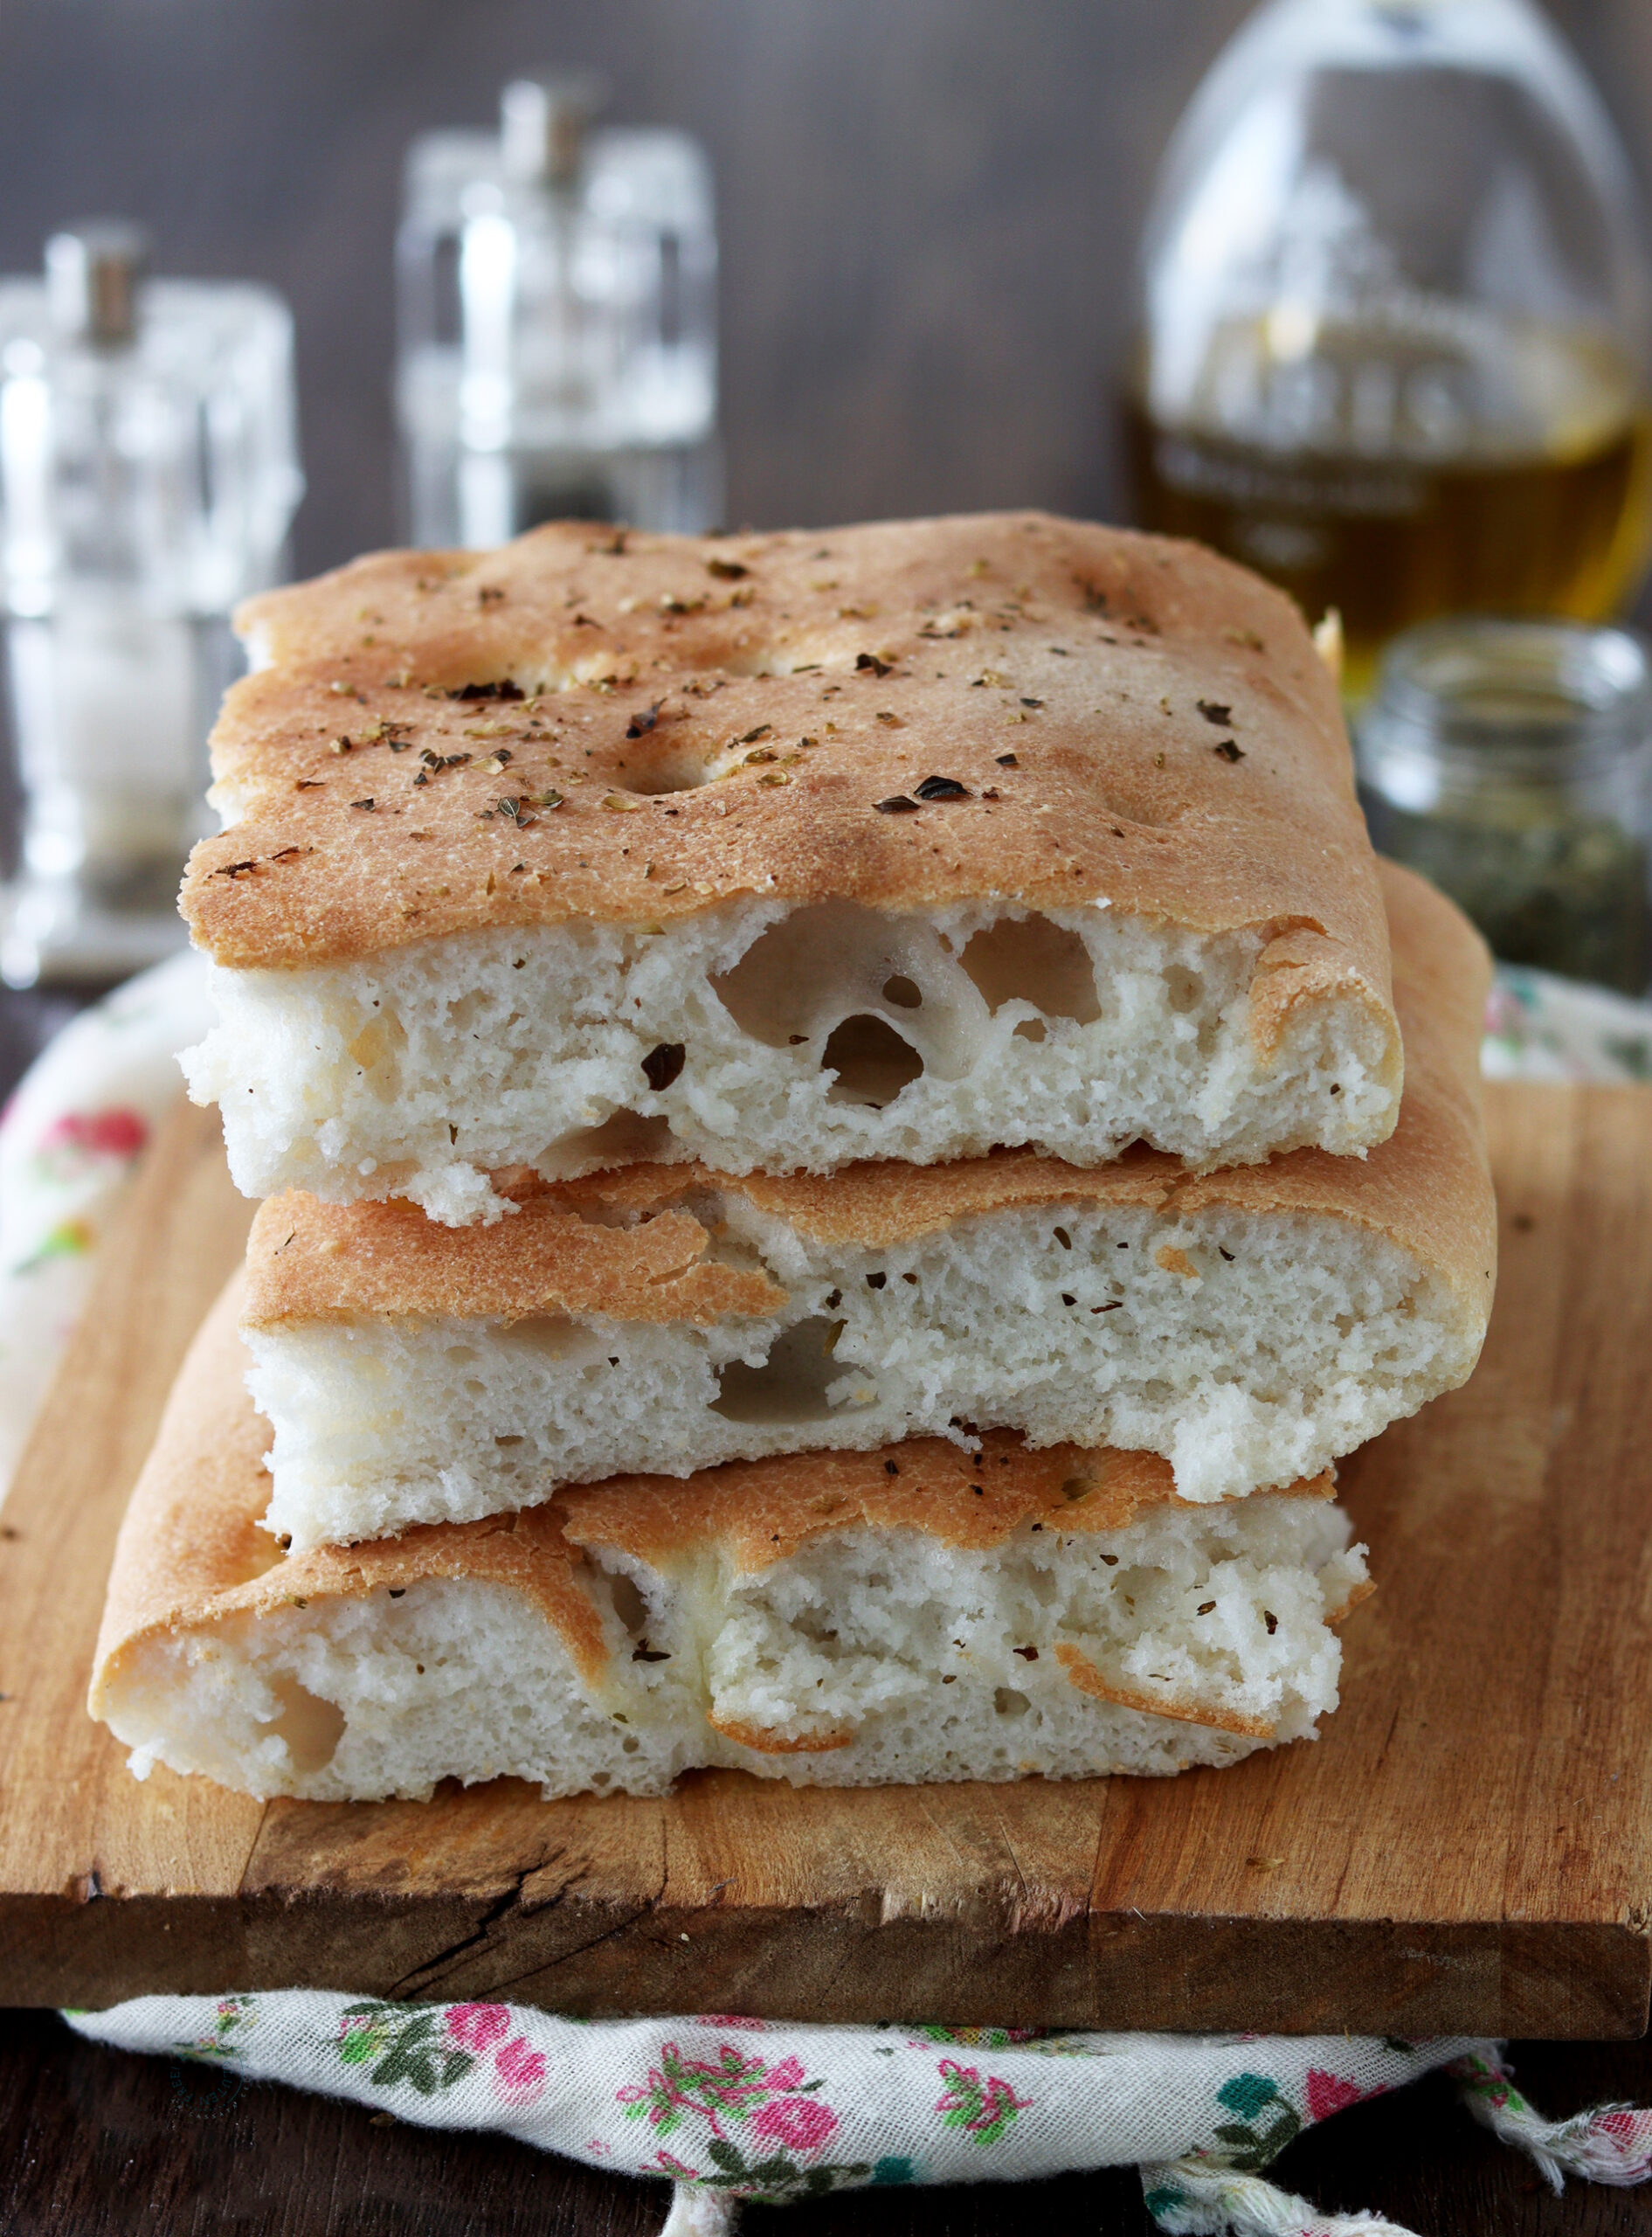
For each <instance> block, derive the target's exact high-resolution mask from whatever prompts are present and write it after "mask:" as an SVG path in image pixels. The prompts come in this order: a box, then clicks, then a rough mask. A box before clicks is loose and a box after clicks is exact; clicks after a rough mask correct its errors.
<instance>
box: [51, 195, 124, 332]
mask: <svg viewBox="0 0 1652 2237" xmlns="http://www.w3.org/2000/svg"><path fill="white" fill-rule="evenodd" d="M149 250H150V240H149V233H148V232H147V231H146V230H145V228H144V227H143V226H142V225H131V224H128V222H127V220H126V219H124V218H87V219H86V220H85V221H84V222H83V223H82V224H80V225H68V226H66V227H65V228H64V230H63V231H62V232H59V233H53V234H52V238H51V239H50V240H49V241H48V242H47V243H46V251H45V269H46V301H47V303H48V304H49V306H50V308H51V312H52V323H53V325H54V326H56V327H57V328H58V329H59V331H60V332H62V333H64V334H66V335H68V336H72V337H73V339H74V340H76V341H78V342H90V343H94V344H96V345H98V346H100V347H102V348H108V347H111V346H114V345H117V344H119V343H125V342H130V341H131V340H132V338H133V336H135V334H136V332H137V292H138V285H139V282H140V281H141V280H142V278H143V276H144V274H145V273H146V272H147V270H148V269H149Z"/></svg>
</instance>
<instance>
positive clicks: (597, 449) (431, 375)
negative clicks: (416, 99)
mask: <svg viewBox="0 0 1652 2237" xmlns="http://www.w3.org/2000/svg"><path fill="white" fill-rule="evenodd" d="M597 106H598V89H597V88H596V87H595V86H594V85H593V83H592V82H591V81H590V80H584V79H567V78H554V77H553V78H545V79H521V80H516V81H515V82H514V83H513V84H511V85H509V86H508V87H506V88H505V91H504V94H503V96H502V99H501V129H500V132H499V134H498V135H497V136H496V137H494V136H493V135H485V134H476V133H457V132H443V133H432V134H428V135H425V137H424V138H422V139H420V140H418V141H416V142H414V143H413V146H412V148H411V150H410V151H409V156H408V168H407V188H406V204H405V216H404V220H403V225H402V229H401V232H400V234H399V236H398V240H397V294H398V302H399V315H400V343H399V348H398V361H397V419H398V422H399V426H400V429H401V438H402V453H403V460H404V491H405V494H404V510H405V514H406V517H407V521H408V525H409V528H410V530H411V534H412V537H413V539H414V541H415V542H416V543H419V544H437V545H442V544H465V545H470V546H472V547H475V548H485V547H487V546H488V545H491V544H497V543H500V542H502V541H503V540H504V539H505V538H507V537H511V536H514V535H516V534H519V533H520V532H521V531H522V530H523V529H526V528H530V527H532V526H534V525H535V523H536V522H539V521H543V520H550V519H556V518H567V517H572V518H586V519H593V520H625V521H628V522H630V523H632V525H634V526H636V527H639V528H653V529H665V530H683V531H691V532H692V531H695V530H703V529H706V528H708V527H710V526H711V525H713V524H714V523H715V521H716V520H717V518H718V517H719V516H720V514H721V510H722V455H721V449H720V447H719V444H718V440H717V430H716V412H717V406H716V386H717V361H716V264H717V258H716V225H715V211H714V207H713V199H712V192H711V181H710V172H709V168H708V164H707V163H706V159H705V156H704V152H703V150H702V149H701V148H700V147H699V145H698V144H697V143H696V142H695V141H693V140H692V139H690V138H689V137H688V135H686V134H683V133H680V132H672V131H662V130H632V129H619V128H610V129H605V130H596V129H593V128H592V116H593V114H594V111H595V109H596V107H597Z"/></svg>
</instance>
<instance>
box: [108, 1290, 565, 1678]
mask: <svg viewBox="0 0 1652 2237" xmlns="http://www.w3.org/2000/svg"><path fill="white" fill-rule="evenodd" d="M240 1308H241V1283H240V1278H239V1277H237V1278H235V1280H233V1281H232V1283H231V1284H230V1285H229V1286H228V1288H227V1289H226V1290H225V1292H224V1294H223V1296H222V1297H221V1298H220V1299H218V1303H217V1305H214V1307H213V1308H212V1311H211V1313H210V1314H209V1316H208V1318H207V1319H206V1321H205V1322H204V1325H203V1326H202V1328H201V1332H200V1333H199V1334H198V1335H197V1338H196V1340H195V1341H194V1343H193V1344H192V1345H191V1346H190V1351H189V1354H188V1356H187V1357H186V1359H185V1360H184V1362H183V1368H182V1369H181V1370H180V1372H179V1375H178V1379H177V1382H176V1384H175V1385H174V1386H173V1390H172V1395H171V1397H170V1398H169V1400H168V1402H167V1407H166V1411H165V1413H164V1414H163V1415H162V1420H161V1426H160V1429H159V1430H158V1431H157V1433H156V1441H155V1446H154V1450H153V1451H151V1452H150V1454H149V1458H148V1460H147V1461H146V1462H145V1463H144V1465H143V1469H142V1473H141V1474H140V1476H139V1478H138V1480H137V1483H136V1485H135V1486H134V1489H133V1492H132V1498H131V1501H130V1503H129V1505H128V1508H127V1512H126V1519H125V1520H124V1521H123V1523H122V1524H121V1534H120V1538H119V1540H118V1541H116V1545H115V1549H114V1568H113V1569H112V1570H111V1572H110V1576H109V1589H108V1596H107V1600H106V1601H105V1603H104V1610H103V1622H102V1624H101V1626H100V1630H99V1632H98V1644H97V1651H96V1653H95V1654H94V1656H93V1680H92V1694H91V1700H90V1703H89V1706H90V1708H91V1711H92V1714H93V1716H96V1715H98V1714H100V1697H101V1694H102V1690H103V1687H104V1685H105V1683H106V1682H107V1679H108V1678H109V1677H110V1676H111V1675H112V1674H113V1673H114V1668H115V1666H116V1665H117V1664H118V1663H119V1662H120V1661H121V1659H123V1658H124V1657H125V1656H126V1655H128V1653H129V1652H131V1651H132V1649H133V1647H134V1646H135V1645H136V1644H137V1643H138V1642H139V1641H141V1640H142V1639H143V1638H148V1637H150V1636H152V1635H153V1634H155V1633H156V1632H158V1631H190V1630H193V1629H195V1628H197V1626H200V1625H203V1624H211V1623H214V1622H217V1621H218V1620H220V1619H222V1618H223V1617H226V1616H232V1615H234V1614H237V1613H238V1612H239V1611H241V1610H247V1611H249V1612H250V1613H252V1614H253V1615H261V1614H264V1613H266V1612H267V1611H269V1610H272V1609H275V1608H280V1607H286V1606H289V1605H292V1604H294V1603H296V1604H298V1605H302V1604H303V1603H305V1602H306V1601H308V1600H311V1599H315V1598H323V1597H326V1598H337V1599H351V1598H356V1599H359V1598H362V1597H363V1596H365V1595H367V1594H368V1593H370V1592H376V1591H379V1590H388V1589H404V1588H405V1587H406V1586H407V1585H409V1584H411V1583H417V1582H418V1580H419V1579H421V1578H424V1577H429V1576H446V1577H465V1578H468V1579H470V1580H472V1581H473V1582H477V1583H495V1584H508V1585H514V1586H515V1588H516V1589H518V1590H519V1591H522V1592H525V1593H527V1594H528V1596H529V1598H531V1599H532V1600H534V1601H536V1603H538V1605H539V1607H540V1609H541V1610H543V1614H544V1616H545V1617H546V1620H547V1621H548V1622H549V1623H550V1624H554V1625H555V1627H556V1630H557V1631H558V1632H560V1634H561V1635H562V1638H563V1642H564V1643H565V1645H567V1647H568V1649H569V1651H570V1653H571V1654H572V1655H573V1657H574V1659H575V1660H576V1662H577V1664H578V1666H579V1667H580V1668H581V1670H582V1671H583V1672H584V1674H585V1676H586V1678H587V1679H591V1680H593V1681H594V1680H595V1679H596V1678H597V1677H598V1676H599V1674H600V1673H601V1670H602V1667H603V1665H604V1663H605V1659H606V1656H605V1647H604V1644H603V1636H602V1624H601V1618H600V1617H599V1615H598V1610H597V1609H596V1606H595V1604H594V1603H593V1602H592V1601H591V1598H590V1596H589V1595H588V1594H587V1593H586V1592H585V1591H584V1589H583V1587H582V1585H581V1583H580V1582H579V1577H578V1570H579V1568H580V1561H579V1556H578V1555H577V1553H576V1552H575V1550H574V1549H573V1548H572V1547H571V1546H570V1544H569V1542H568V1541H567V1540H566V1539H565V1538H564V1537H563V1534H562V1531H561V1529H560V1527H559V1526H558V1521H557V1518H556V1515H555V1514H554V1513H551V1511H550V1509H549V1508H546V1507H530V1508H529V1509H528V1510H527V1511H526V1512H524V1513H521V1514H514V1515H497V1516H489V1517H488V1518H487V1519H486V1520H483V1521H480V1522H462V1523H430V1524H425V1525H422V1526H421V1527H418V1528H417V1529H413V1530H409V1531H408V1532H406V1533H405V1534H404V1536H402V1537H401V1538H398V1539H390V1540H385V1541H382V1542H380V1543H377V1544H374V1545H364V1546H348V1547H331V1546H326V1547H320V1548H316V1549H315V1551H314V1552H312V1553H308V1554H288V1555H282V1554H281V1553H280V1549H279V1548H277V1547H276V1545H275V1543H274V1541H273V1540H272V1539H271V1538H270V1537H269V1536H268V1535H267V1534H266V1533H265V1532H264V1531H263V1530H261V1529H260V1528H259V1516H260V1515H261V1514H262V1513H264V1510H265V1508H266V1506H268V1504H269V1483H270V1479H269V1476H268V1473H267V1472H266V1469H265V1467H264V1455H265V1452H266V1451H267V1449H268V1444H269V1427H268V1424H267V1423H266V1422H264V1421H263V1420H262V1419H261V1418H260V1416H259V1415H257V1414H256V1413H254V1411H253V1410H252V1400H251V1399H250V1398H249V1397H248V1396H247V1395H246V1386H245V1379H244V1378H245V1370H246V1368H247V1365H248V1361H247V1357H246V1353H245V1347H243V1345H242V1343H241V1340H240V1336H239V1333H238V1327H237V1323H238V1319H239V1317H240Z"/></svg>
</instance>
